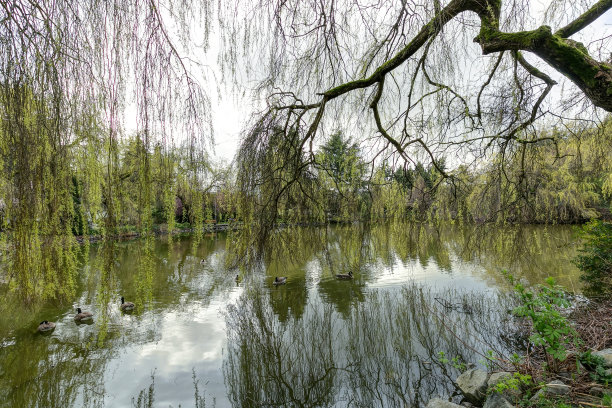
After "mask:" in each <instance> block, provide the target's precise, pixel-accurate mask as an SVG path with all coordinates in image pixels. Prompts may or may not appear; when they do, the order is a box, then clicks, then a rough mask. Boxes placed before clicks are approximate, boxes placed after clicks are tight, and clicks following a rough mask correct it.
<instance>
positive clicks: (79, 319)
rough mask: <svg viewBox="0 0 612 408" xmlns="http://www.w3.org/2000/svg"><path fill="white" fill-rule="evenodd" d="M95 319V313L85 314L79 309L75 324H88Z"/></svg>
mask: <svg viewBox="0 0 612 408" xmlns="http://www.w3.org/2000/svg"><path fill="white" fill-rule="evenodd" d="M92 319H93V313H91V312H83V311H81V308H80V307H77V314H76V315H75V316H74V321H75V322H77V323H78V322H86V321H89V320H92Z"/></svg>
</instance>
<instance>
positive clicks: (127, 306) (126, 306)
mask: <svg viewBox="0 0 612 408" xmlns="http://www.w3.org/2000/svg"><path fill="white" fill-rule="evenodd" d="M134 306H135V305H134V304H133V303H132V302H126V301H125V299H124V298H123V296H121V311H123V312H131V311H132V310H134Z"/></svg>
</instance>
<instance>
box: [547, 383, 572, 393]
mask: <svg viewBox="0 0 612 408" xmlns="http://www.w3.org/2000/svg"><path fill="white" fill-rule="evenodd" d="M569 392H570V387H569V385H565V384H563V382H561V381H559V380H555V381H551V382H549V383H548V384H546V394H547V395H566V394H569Z"/></svg>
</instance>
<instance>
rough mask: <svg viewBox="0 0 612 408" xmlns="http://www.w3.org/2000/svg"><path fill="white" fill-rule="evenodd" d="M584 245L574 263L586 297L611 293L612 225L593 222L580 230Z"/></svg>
mask: <svg viewBox="0 0 612 408" xmlns="http://www.w3.org/2000/svg"><path fill="white" fill-rule="evenodd" d="M581 235H582V238H583V240H584V245H583V247H582V249H581V250H580V254H579V255H578V256H577V257H576V259H575V261H574V263H575V264H576V266H578V268H579V269H580V270H581V271H582V276H581V277H580V279H581V280H582V281H583V282H585V287H584V291H585V293H587V294H588V295H593V296H605V295H606V294H610V293H612V223H609V222H603V221H599V220H593V221H591V222H589V223H587V224H585V225H584V226H583V228H582V234H581Z"/></svg>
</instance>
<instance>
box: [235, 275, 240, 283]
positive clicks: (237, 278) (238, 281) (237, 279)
mask: <svg viewBox="0 0 612 408" xmlns="http://www.w3.org/2000/svg"><path fill="white" fill-rule="evenodd" d="M234 280H235V281H236V283H240V275H236V279H234Z"/></svg>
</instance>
